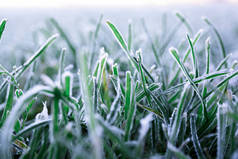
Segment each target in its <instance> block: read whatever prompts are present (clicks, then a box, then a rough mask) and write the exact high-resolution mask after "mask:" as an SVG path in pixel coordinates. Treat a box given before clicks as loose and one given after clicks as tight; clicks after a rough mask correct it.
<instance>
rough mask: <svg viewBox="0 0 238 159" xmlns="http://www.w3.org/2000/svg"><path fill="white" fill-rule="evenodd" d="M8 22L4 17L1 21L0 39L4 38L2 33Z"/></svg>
mask: <svg viewBox="0 0 238 159" xmlns="http://www.w3.org/2000/svg"><path fill="white" fill-rule="evenodd" d="M6 23H7V19H3V20H2V21H1V24H0V40H1V38H2V34H3V31H4V29H5V26H6Z"/></svg>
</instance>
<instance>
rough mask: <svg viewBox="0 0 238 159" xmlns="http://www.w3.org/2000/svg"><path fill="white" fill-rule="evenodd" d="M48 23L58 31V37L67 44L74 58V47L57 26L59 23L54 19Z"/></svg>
mask: <svg viewBox="0 0 238 159" xmlns="http://www.w3.org/2000/svg"><path fill="white" fill-rule="evenodd" d="M50 22H51V23H52V24H53V25H54V27H55V28H56V29H57V30H58V32H59V34H60V36H61V37H62V38H63V39H64V40H65V42H66V43H67V45H68V47H69V49H70V51H71V52H72V54H73V56H74V57H76V47H75V46H74V45H73V44H72V42H71V41H70V39H69V37H68V35H67V34H66V33H65V31H64V30H63V29H62V27H61V26H60V25H59V23H58V22H57V21H56V20H55V19H53V18H51V19H50Z"/></svg>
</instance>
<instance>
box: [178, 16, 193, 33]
mask: <svg viewBox="0 0 238 159" xmlns="http://www.w3.org/2000/svg"><path fill="white" fill-rule="evenodd" d="M175 15H176V17H177V18H178V19H179V20H181V22H182V23H184V25H185V26H186V28H187V29H188V31H189V33H190V34H192V35H193V29H192V27H191V25H190V24H189V23H188V21H187V19H186V18H185V17H184V15H182V14H181V13H179V12H176V13H175Z"/></svg>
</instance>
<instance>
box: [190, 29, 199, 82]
mask: <svg viewBox="0 0 238 159" xmlns="http://www.w3.org/2000/svg"><path fill="white" fill-rule="evenodd" d="M187 39H188V42H189V45H190V48H191V50H192V59H193V70H194V73H195V78H197V77H198V73H199V72H198V65H197V58H196V55H195V52H194V47H193V44H192V41H191V39H190V37H189V35H188V34H187Z"/></svg>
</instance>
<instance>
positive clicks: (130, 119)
mask: <svg viewBox="0 0 238 159" xmlns="http://www.w3.org/2000/svg"><path fill="white" fill-rule="evenodd" d="M138 85H139V83H138V82H136V86H135V89H134V91H133V93H132V97H131V104H130V107H129V112H128V118H127V122H126V129H125V141H128V140H129V138H130V134H131V133H130V132H131V129H132V127H133V121H134V118H135V112H136V102H135V100H136V99H135V96H136V94H135V92H136V90H137V88H138Z"/></svg>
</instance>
